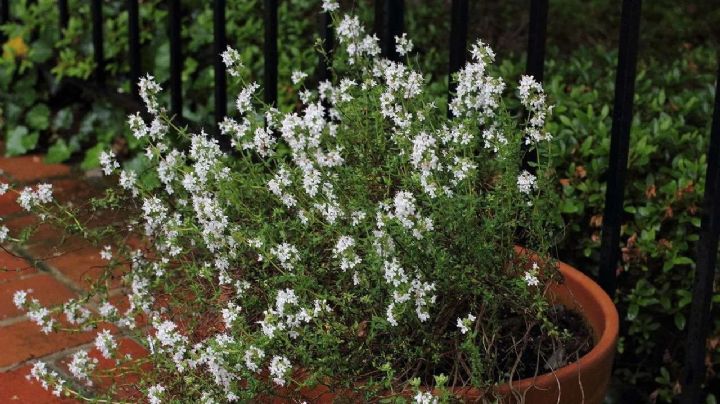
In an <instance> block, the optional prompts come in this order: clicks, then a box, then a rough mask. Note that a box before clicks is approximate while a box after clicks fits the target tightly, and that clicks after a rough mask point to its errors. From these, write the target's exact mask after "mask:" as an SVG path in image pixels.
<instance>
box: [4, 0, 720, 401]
mask: <svg viewBox="0 0 720 404" xmlns="http://www.w3.org/2000/svg"><path fill="white" fill-rule="evenodd" d="M90 1H91V14H92V36H93V41H92V42H93V48H94V59H95V63H96V66H97V69H96V71H95V74H94V79H95V83H96V85H97V87H98V88H100V89H105V57H104V52H103V19H102V0H90ZM126 1H127V12H128V43H129V59H128V61H129V67H130V69H129V71H130V75H129V79H130V81H131V83H132V85H131V88H132V97H134V98H135V99H137V97H138V93H137V86H135V85H134V84H135V83H137V81H138V80H139V78H140V74H141V71H142V66H141V59H140V50H141V49H140V47H141V44H140V32H139V29H140V24H139V15H138V0H126ZM641 2H642V1H641V0H623V2H622V16H621V23H620V33H619V35H620V41H619V43H620V46H619V57H618V63H617V76H616V81H615V100H614V107H613V115H612V131H611V146H610V156H609V157H610V159H609V168H608V175H607V179H608V180H607V190H606V195H605V210H604V215H603V225H602V241H601V247H600V257H601V262H600V268H599V279H598V281H599V283H600V284H601V286H602V287H603V288H604V289H605V291H607V293H608V294H610V295H611V296H613V295H614V294H615V288H616V268H617V265H618V260H619V256H620V248H619V245H620V226H621V220H622V213H623V198H624V188H625V177H626V172H627V164H628V151H629V144H630V126H631V122H632V113H633V96H634V83H635V65H636V59H637V53H638V36H639V35H638V34H639V30H640V15H641ZM375 4H376V5H375V26H374V30H375V32H376V34H378V37H379V38H380V45H381V49H382V54H383V56H385V57H388V58H391V59H396V58H397V54H396V52H395V48H394V46H393V38H394V36H395V35H400V34H401V33H402V31H403V20H404V18H403V16H404V1H403V0H384V1H383V0H377V1H376V2H375ZM0 6H2V7H1V9H0V23H2V22H6V21H8V20H9V19H10V12H11V10H10V2H9V0H0ZM225 6H226V1H225V0H213V16H214V18H213V29H214V45H213V50H214V54H215V59H214V61H213V64H214V69H215V83H214V87H215V88H214V91H215V97H214V99H215V109H214V111H215V113H214V117H215V121H216V123H217V122H220V121H221V120H222V119H223V117H224V116H225V114H226V112H227V111H226V108H227V83H226V77H225V67H224V65H223V63H222V59H221V57H220V53H221V52H222V51H223V50H224V49H225V48H226V46H227V38H226V36H225ZM181 7H182V4H181V1H180V0H168V19H169V21H168V26H169V40H170V93H171V98H170V106H171V112H172V113H174V114H175V115H177V116H181V113H182V104H183V98H182V79H181V77H182V70H183V52H182V41H181V36H180V31H181V21H180V17H181V14H182V9H181ZM263 7H264V10H263V13H264V14H263V15H264V30H265V32H264V46H263V52H264V66H265V67H264V83H263V84H264V85H263V88H264V101H265V102H266V103H267V104H271V105H272V104H275V103H276V102H277V85H278V46H277V40H278V13H277V10H278V0H264V4H263ZM58 12H59V13H58V14H59V24H60V27H61V28H65V27H67V24H68V20H69V12H68V5H67V0H58ZM529 15H530V21H529V35H528V48H527V67H526V73H527V74H529V75H532V76H534V77H535V78H536V79H537V80H538V81H542V79H543V72H544V59H545V42H546V27H547V18H548V17H547V16H548V0H530V13H529ZM468 18H469V14H468V0H453V1H452V10H451V21H450V26H451V28H450V43H449V50H450V52H449V61H448V63H449V70H450V74H452V73H454V72H457V71H458V70H459V69H460V68H461V67H462V66H463V64H464V63H465V61H466V59H467V35H468ZM329 22H330V18H329V16H328V15H327V14H325V15H323V18H322V26H321V27H320V35H321V37H322V40H323V48H324V50H325V52H326V53H327V54H331V52H332V48H333V43H334V40H333V32H332V29H331V27H330V24H329ZM719 68H720V67H719ZM328 69H329V66H328V64H327V62H326V60H325V58H321V59H320V61H319V77H320V79H325V78H327V77H329V72H328ZM718 77H719V78H720V70H718ZM449 81H450V91H451V92H452V91H453V88H454V83H453V82H452V80H451V79H450V78H449ZM116 96H117V94H115V95H114V96H113V98H116V99H117V97H116ZM708 119H711V117H708ZM707 160H708V167H707V173H706V175H707V177H706V185H705V195H704V201H703V207H702V221H701V229H700V238H699V241H698V247H697V251H696V269H695V281H694V285H693V299H692V305H691V313H690V320H689V323H688V337H687V344H686V349H687V352H686V358H685V367H684V372H683V377H682V388H683V393H682V396H681V401H682V402H683V403H699V402H701V401H702V390H701V388H700V387H701V384H702V382H703V380H704V375H705V365H704V357H705V340H706V337H707V333H708V327H709V324H710V322H711V321H710V304H711V297H712V291H713V283H714V274H715V267H716V264H717V262H716V261H717V254H718V234H719V233H720V80H718V82H717V90H716V94H715V108H714V113H713V117H712V129H711V132H710V146H709V150H708V159H707Z"/></svg>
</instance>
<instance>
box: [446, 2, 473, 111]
mask: <svg viewBox="0 0 720 404" xmlns="http://www.w3.org/2000/svg"><path fill="white" fill-rule="evenodd" d="M468 19H469V16H468V1H467V0H453V2H452V11H451V15H450V55H449V57H448V110H447V115H448V117H450V116H451V115H452V112H451V111H450V101H451V100H452V96H453V93H455V88H456V87H457V83H456V82H455V80H453V77H452V75H453V74H455V73H457V72H458V71H460V69H461V68H462V67H463V65H464V64H465V62H466V61H467V36H468Z"/></svg>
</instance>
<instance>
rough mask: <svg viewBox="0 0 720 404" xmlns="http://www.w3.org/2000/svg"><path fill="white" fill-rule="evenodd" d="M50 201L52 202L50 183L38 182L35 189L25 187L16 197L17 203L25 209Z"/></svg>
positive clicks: (28, 209)
mask: <svg viewBox="0 0 720 404" xmlns="http://www.w3.org/2000/svg"><path fill="white" fill-rule="evenodd" d="M50 202H52V184H40V185H38V186H37V189H36V190H35V191H33V189H32V188H30V187H25V188H24V189H23V190H22V191H21V192H20V195H19V196H18V198H17V203H18V205H20V206H21V207H22V208H23V209H25V210H27V211H30V210H31V209H32V208H33V207H34V206H37V205H41V204H43V203H50Z"/></svg>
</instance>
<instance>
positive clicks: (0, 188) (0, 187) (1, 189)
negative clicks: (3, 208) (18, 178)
mask: <svg viewBox="0 0 720 404" xmlns="http://www.w3.org/2000/svg"><path fill="white" fill-rule="evenodd" d="M8 189H10V185H8V184H5V183H0V195H5V193H6V192H7V191H8Z"/></svg>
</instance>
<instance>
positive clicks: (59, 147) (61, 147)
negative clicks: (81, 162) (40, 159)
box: [45, 139, 72, 163]
mask: <svg viewBox="0 0 720 404" xmlns="http://www.w3.org/2000/svg"><path fill="white" fill-rule="evenodd" d="M71 154H72V151H71V150H70V148H69V147H68V146H67V143H65V140H63V139H60V140H58V141H57V142H55V143H54V144H53V145H52V146H50V148H49V149H48V151H47V155H45V161H46V162H48V163H62V162H63V161H65V160H67V159H69V158H70V155H71Z"/></svg>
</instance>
